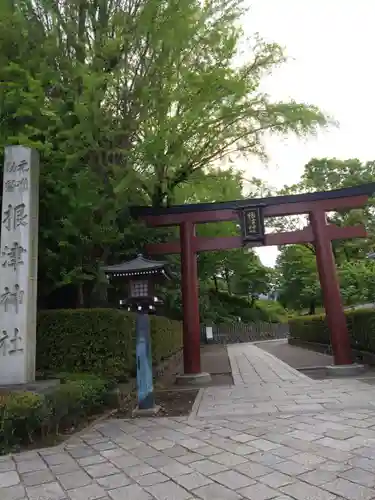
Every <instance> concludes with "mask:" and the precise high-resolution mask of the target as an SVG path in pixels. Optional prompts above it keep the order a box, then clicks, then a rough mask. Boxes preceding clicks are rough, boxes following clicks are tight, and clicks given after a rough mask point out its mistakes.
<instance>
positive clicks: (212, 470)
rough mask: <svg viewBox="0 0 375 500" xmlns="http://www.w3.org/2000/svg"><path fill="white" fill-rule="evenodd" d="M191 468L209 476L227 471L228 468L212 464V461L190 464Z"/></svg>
mask: <svg viewBox="0 0 375 500" xmlns="http://www.w3.org/2000/svg"><path fill="white" fill-rule="evenodd" d="M189 467H191V468H192V469H195V470H197V471H199V472H202V474H206V475H207V476H209V475H211V474H217V473H218V472H222V471H224V470H227V467H225V466H224V465H221V464H218V463H216V462H212V461H211V460H199V461H197V462H191V463H190V464H189Z"/></svg>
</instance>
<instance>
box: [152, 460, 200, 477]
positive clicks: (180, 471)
mask: <svg viewBox="0 0 375 500" xmlns="http://www.w3.org/2000/svg"><path fill="white" fill-rule="evenodd" d="M160 472H161V473H162V474H165V475H166V476H169V477H171V478H172V479H173V478H175V477H178V476H183V475H184V474H191V473H192V472H193V469H192V468H191V467H188V466H187V465H183V464H180V463H178V462H176V463H174V464H171V465H166V466H165V467H162V468H161V469H160Z"/></svg>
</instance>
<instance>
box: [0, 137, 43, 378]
mask: <svg viewBox="0 0 375 500" xmlns="http://www.w3.org/2000/svg"><path fill="white" fill-rule="evenodd" d="M38 209H39V156H38V153H37V152H36V151H35V150H32V149H30V148H26V147H23V146H8V147H6V148H5V158H4V176H3V202H2V212H1V246H0V385H9V384H25V383H27V382H32V381H33V380H34V379H35V344H36V338H35V337H36V302H37V271H38Z"/></svg>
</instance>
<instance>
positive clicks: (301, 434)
mask: <svg viewBox="0 0 375 500" xmlns="http://www.w3.org/2000/svg"><path fill="white" fill-rule="evenodd" d="M288 436H291V437H293V438H296V439H301V440H302V441H309V442H310V441H315V440H316V439H319V438H320V436H319V435H317V434H313V433H311V432H306V431H301V430H296V431H292V432H289V433H288Z"/></svg>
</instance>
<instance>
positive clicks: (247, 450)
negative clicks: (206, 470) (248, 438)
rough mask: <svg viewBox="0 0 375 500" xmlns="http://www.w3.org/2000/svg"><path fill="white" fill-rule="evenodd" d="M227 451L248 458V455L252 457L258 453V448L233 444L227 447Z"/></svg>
mask: <svg viewBox="0 0 375 500" xmlns="http://www.w3.org/2000/svg"><path fill="white" fill-rule="evenodd" d="M200 449H201V448H199V451H200ZM225 449H226V451H230V452H232V453H235V454H236V455H240V456H243V457H247V456H248V455H252V454H253V453H258V452H259V450H258V448H254V447H253V446H249V445H248V444H239V443H233V444H231V445H229V446H226V447H225ZM221 451H222V450H221Z"/></svg>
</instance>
